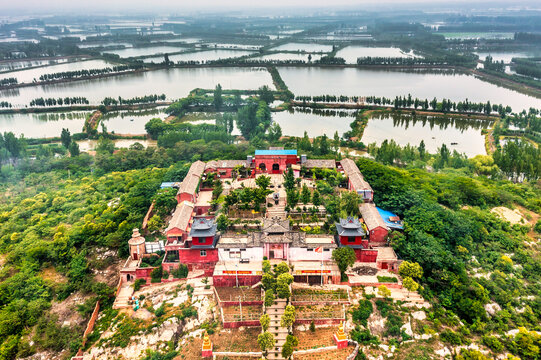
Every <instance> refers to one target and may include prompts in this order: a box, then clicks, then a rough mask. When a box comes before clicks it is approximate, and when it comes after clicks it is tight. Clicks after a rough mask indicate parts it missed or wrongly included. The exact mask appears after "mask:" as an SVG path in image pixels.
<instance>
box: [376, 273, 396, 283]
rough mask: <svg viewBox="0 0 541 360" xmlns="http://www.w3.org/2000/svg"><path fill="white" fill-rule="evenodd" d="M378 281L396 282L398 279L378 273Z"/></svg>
mask: <svg viewBox="0 0 541 360" xmlns="http://www.w3.org/2000/svg"><path fill="white" fill-rule="evenodd" d="M378 282H380V283H397V282H398V279H397V278H395V277H393V276H379V275H378Z"/></svg>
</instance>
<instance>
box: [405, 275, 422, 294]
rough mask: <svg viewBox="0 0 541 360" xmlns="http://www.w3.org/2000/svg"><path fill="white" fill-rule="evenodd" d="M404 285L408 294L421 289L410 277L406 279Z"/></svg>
mask: <svg viewBox="0 0 541 360" xmlns="http://www.w3.org/2000/svg"><path fill="white" fill-rule="evenodd" d="M402 285H403V286H404V287H405V288H406V289H407V290H408V293H409V292H414V291H417V289H418V288H419V284H417V282H416V281H415V280H413V279H412V278H410V277H406V278H404V280H402Z"/></svg>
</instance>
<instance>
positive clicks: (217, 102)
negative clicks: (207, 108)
mask: <svg viewBox="0 0 541 360" xmlns="http://www.w3.org/2000/svg"><path fill="white" fill-rule="evenodd" d="M212 102H213V104H214V108H215V109H216V111H220V110H221V108H222V105H223V103H224V100H223V99H222V85H220V84H218V85H216V88H215V89H214V100H213V101H212Z"/></svg>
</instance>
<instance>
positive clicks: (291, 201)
mask: <svg viewBox="0 0 541 360" xmlns="http://www.w3.org/2000/svg"><path fill="white" fill-rule="evenodd" d="M286 198H287V205H288V206H289V207H291V208H294V207H295V206H296V205H297V204H298V202H299V191H298V190H297V189H295V188H293V189H290V190H287V191H286Z"/></svg>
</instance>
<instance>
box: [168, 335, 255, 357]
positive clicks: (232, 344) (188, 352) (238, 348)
mask: <svg viewBox="0 0 541 360" xmlns="http://www.w3.org/2000/svg"><path fill="white" fill-rule="evenodd" d="M260 333H261V328H259V327H257V328H244V329H242V330H241V329H222V330H221V331H216V332H215V333H214V334H212V335H209V337H210V341H211V342H212V346H213V351H234V352H252V351H256V352H257V351H261V350H260V349H259V345H257V336H258V335H259V334H260ZM202 344H203V339H202V338H195V339H193V338H192V339H190V340H189V341H188V342H187V343H186V344H185V345H183V346H181V348H180V351H179V354H180V355H179V356H177V357H176V358H175V360H200V359H201V345H202ZM229 358H230V359H243V357H231V356H229ZM252 359H253V358H252Z"/></svg>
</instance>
